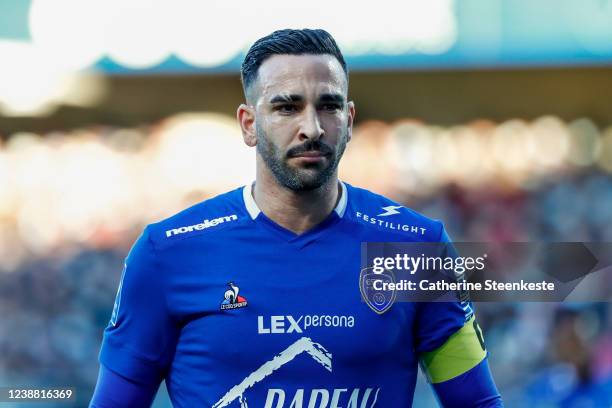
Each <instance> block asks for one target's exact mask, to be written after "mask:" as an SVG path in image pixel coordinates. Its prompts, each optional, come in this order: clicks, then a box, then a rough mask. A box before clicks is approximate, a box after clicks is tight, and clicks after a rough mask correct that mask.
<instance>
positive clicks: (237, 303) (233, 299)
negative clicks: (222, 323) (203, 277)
mask: <svg viewBox="0 0 612 408" xmlns="http://www.w3.org/2000/svg"><path fill="white" fill-rule="evenodd" d="M227 286H228V289H227V290H226V291H225V295H224V296H223V298H224V299H223V302H221V310H226V309H238V308H240V307H245V306H246V305H247V300H246V298H245V297H244V296H240V295H239V294H238V292H240V288H239V287H238V286H237V285H236V284H235V283H234V282H229V283H228V284H227Z"/></svg>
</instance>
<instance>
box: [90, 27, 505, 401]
mask: <svg viewBox="0 0 612 408" xmlns="http://www.w3.org/2000/svg"><path fill="white" fill-rule="evenodd" d="M242 81H243V86H244V92H245V96H246V103H245V104H243V105H241V106H240V107H239V108H238V112H237V117H238V121H239V123H240V126H241V128H242V134H243V137H244V141H245V143H246V144H247V145H248V146H251V147H255V148H256V151H257V175H256V181H255V183H253V184H252V185H248V186H245V187H242V188H239V189H236V190H234V191H230V192H228V193H226V194H223V195H220V196H217V197H215V198H212V199H210V200H207V201H204V202H202V203H200V204H197V205H195V206H193V207H191V208H189V209H187V210H185V211H183V212H181V213H179V214H177V215H175V216H173V217H171V218H169V219H166V220H164V221H162V222H159V223H156V224H152V225H149V226H148V227H147V228H146V229H145V231H144V232H143V234H142V236H141V237H140V238H139V239H138V241H137V242H136V244H135V245H134V247H133V248H132V250H131V252H130V254H129V255H128V257H127V260H126V267H125V269H124V272H123V276H122V283H121V284H120V286H119V290H118V294H117V300H116V302H115V308H114V311H113V314H112V317H111V322H110V324H109V326H108V327H107V328H106V330H105V333H104V340H103V343H102V350H101V352H100V363H101V369H100V377H99V380H98V385H97V387H96V391H95V394H94V397H93V399H92V403H91V406H92V407H98V408H105V407H131V406H149V405H150V403H151V401H152V399H153V397H154V395H155V393H156V391H157V388H158V387H159V384H160V382H161V381H162V379H165V381H166V385H167V387H168V392H169V396H170V398H171V400H172V402H173V404H174V406H176V407H214V408H222V407H251V408H253V407H258V408H259V407H266V408H281V407H292V408H298V407H303V408H319V407H330V408H332V407H334V408H338V407H345V408H346V407H351V408H366V407H368V408H370V407H381V408H391V407H410V406H411V405H412V399H413V393H414V387H415V382H416V376H417V370H418V362H419V359H421V362H422V364H423V366H424V368H425V370H426V372H427V374H428V378H430V380H431V382H432V383H433V387H434V390H435V391H436V393H437V396H438V398H439V400H440V402H441V404H442V405H443V406H448V407H498V406H501V399H500V397H499V394H498V393H497V390H496V388H495V385H494V383H493V380H492V379H491V375H490V372H489V369H488V365H487V360H486V352H485V351H484V349H483V348H482V346H481V345H480V342H479V340H478V337H477V335H476V331H475V327H476V325H475V324H473V316H472V313H471V308H469V307H468V308H466V310H467V311H464V308H462V305H461V304H460V303H459V302H451V303H448V302H447V303H398V304H395V305H394V306H393V307H392V308H391V309H390V310H388V311H387V312H386V313H383V314H378V313H374V312H373V311H372V310H370V308H369V307H368V306H367V305H366V303H364V302H362V300H361V297H360V293H359V290H358V289H357V287H358V285H357V282H358V276H359V269H360V243H361V242H367V241H376V242H386V241H407V242H428V241H431V242H443V241H446V240H447V235H446V233H445V231H444V229H443V227H442V225H441V223H439V222H438V221H433V220H430V219H427V218H425V217H423V216H421V215H419V214H416V213H415V212H413V211H411V210H409V209H407V208H404V207H401V206H399V205H397V204H396V203H394V202H392V201H390V200H388V199H387V198H384V197H382V196H379V195H376V194H373V193H371V192H368V191H366V190H362V189H359V188H356V187H353V186H350V185H348V184H347V183H343V182H340V181H339V180H338V172H337V168H338V162H339V161H340V158H341V157H342V154H343V152H344V148H345V147H346V144H347V143H348V142H349V140H350V139H351V132H352V128H353V120H354V118H355V106H354V104H353V102H350V101H348V100H347V92H348V74H347V69H346V64H345V61H344V58H343V56H342V54H341V53H340V50H339V49H338V47H337V45H336V43H335V41H334V39H333V38H332V37H331V36H330V35H329V34H328V33H327V32H325V31H323V30H281V31H276V32H274V33H272V34H271V35H269V36H267V37H264V38H262V39H260V40H258V41H257V42H256V43H255V44H254V45H253V46H252V47H251V49H250V50H249V51H248V53H247V55H246V57H245V60H244V62H243V64H242ZM202 137H206V136H205V135H203V136H202ZM386 213H389V214H388V215H389V216H392V217H393V223H394V224H395V225H409V226H411V227H410V228H405V229H399V230H398V229H391V228H389V227H388V225H389V223H387V224H385V223H376V222H374V223H373V222H371V220H372V219H375V217H377V216H378V217H381V216H383V214H386ZM464 306H465V305H464Z"/></svg>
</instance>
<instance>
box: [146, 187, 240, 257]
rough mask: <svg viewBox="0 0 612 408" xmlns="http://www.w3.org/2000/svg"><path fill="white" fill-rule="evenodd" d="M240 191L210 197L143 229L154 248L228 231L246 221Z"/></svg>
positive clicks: (237, 189) (238, 189) (235, 190)
mask: <svg viewBox="0 0 612 408" xmlns="http://www.w3.org/2000/svg"><path fill="white" fill-rule="evenodd" d="M242 191H243V187H239V188H236V189H234V190H232V191H228V192H226V193H223V194H220V195H218V196H216V197H212V198H210V199H207V200H205V201H202V202H200V203H198V204H195V205H193V206H191V207H189V208H186V209H184V210H182V211H180V212H178V213H176V214H174V215H172V216H170V217H168V218H166V219H163V220H161V221H158V222H155V223H152V224H149V225H148V226H147V227H146V229H145V234H146V235H148V237H149V239H150V241H151V242H152V244H153V246H154V247H157V246H166V245H169V244H171V243H172V242H178V241H182V240H184V239H188V238H191V237H196V236H200V235H202V234H206V233H212V232H219V231H221V230H224V229H226V228H231V227H232V226H235V225H237V224H239V223H240V222H241V221H244V220H247V219H248V220H250V216H249V214H248V212H247V211H246V208H245V206H244V201H243V198H242Z"/></svg>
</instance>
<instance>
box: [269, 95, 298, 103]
mask: <svg viewBox="0 0 612 408" xmlns="http://www.w3.org/2000/svg"><path fill="white" fill-rule="evenodd" d="M303 100H304V97H303V96H301V95H295V94H293V95H287V94H283V95H275V96H273V97H272V99H270V102H269V103H270V104H275V103H281V102H284V103H291V102H293V103H295V102H302V101H303Z"/></svg>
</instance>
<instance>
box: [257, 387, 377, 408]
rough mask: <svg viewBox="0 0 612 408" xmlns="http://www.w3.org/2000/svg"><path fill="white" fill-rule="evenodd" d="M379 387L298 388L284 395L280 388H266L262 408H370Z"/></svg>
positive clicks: (373, 403)
mask: <svg viewBox="0 0 612 408" xmlns="http://www.w3.org/2000/svg"><path fill="white" fill-rule="evenodd" d="M379 391H380V388H353V389H349V388H334V389H329V390H328V389H325V388H315V389H313V390H310V392H308V390H304V389H303V388H298V389H297V390H296V392H295V394H294V395H291V394H289V395H286V393H285V391H284V390H283V389H280V388H271V389H269V390H268V396H267V398H266V405H264V408H285V407H289V408H306V407H308V408H311V407H312V408H343V407H346V408H361V407H368V408H372V407H375V406H376V400H377V399H378V392H379Z"/></svg>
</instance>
